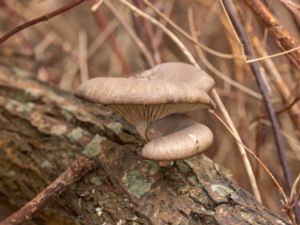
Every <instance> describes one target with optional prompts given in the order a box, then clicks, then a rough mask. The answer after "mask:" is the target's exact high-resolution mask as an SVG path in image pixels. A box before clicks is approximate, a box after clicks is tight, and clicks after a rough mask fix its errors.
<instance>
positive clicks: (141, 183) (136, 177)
mask: <svg viewBox="0 0 300 225" xmlns="http://www.w3.org/2000/svg"><path fill="white" fill-rule="evenodd" d="M122 182H123V183H124V184H125V186H126V187H127V189H128V192H129V193H130V194H131V195H133V196H134V197H136V198H140V197H141V196H142V195H144V194H145V193H146V192H148V191H149V190H150V189H151V185H152V183H153V181H151V180H148V179H146V178H144V177H143V176H142V174H141V173H140V171H138V170H132V171H130V172H129V173H127V174H125V176H123V178H122Z"/></svg>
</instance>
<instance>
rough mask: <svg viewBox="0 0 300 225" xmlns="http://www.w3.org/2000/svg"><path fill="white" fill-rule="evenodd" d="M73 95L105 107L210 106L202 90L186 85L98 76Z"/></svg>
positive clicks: (211, 104)
mask: <svg viewBox="0 0 300 225" xmlns="http://www.w3.org/2000/svg"><path fill="white" fill-rule="evenodd" d="M76 95H77V96H78V97H81V98H84V99H87V100H89V101H91V102H95V103H101V104H105V105H129V104H135V105H137V104H141V105H156V104H178V103H179V104H180V103H185V104H201V105H204V106H206V107H211V106H213V102H212V100H211V99H210V97H209V96H208V95H207V94H206V93H205V91H203V90H197V89H196V88H193V87H190V86H189V85H188V84H185V83H180V82H172V81H169V82H166V81H160V80H149V79H128V78H112V77H105V78H104V77H99V78H94V79H90V80H88V81H86V82H84V83H83V84H82V85H80V87H79V88H78V90H77V92H76Z"/></svg>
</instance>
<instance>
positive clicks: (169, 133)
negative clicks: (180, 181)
mask: <svg viewBox="0 0 300 225" xmlns="http://www.w3.org/2000/svg"><path fill="white" fill-rule="evenodd" d="M151 130H152V131H151ZM151 133H152V134H151ZM147 137H149V138H154V139H153V140H151V141H150V142H149V143H147V144H146V145H145V146H144V148H143V149H142V152H141V155H142V156H143V157H144V158H147V159H151V160H156V161H170V160H177V159H186V158H190V157H192V156H194V155H196V154H198V153H200V152H203V151H204V150H206V149H207V148H208V147H209V146H210V145H211V144H212V142H213V134H212V132H211V130H210V129H209V128H208V127H206V126H205V125H203V124H200V123H197V122H195V121H194V120H192V119H190V118H189V117H187V116H186V115H183V114H181V115H180V114H173V115H170V116H167V117H165V118H162V119H160V120H158V121H156V122H153V123H152V124H151V125H150V127H149V128H148V129H147Z"/></svg>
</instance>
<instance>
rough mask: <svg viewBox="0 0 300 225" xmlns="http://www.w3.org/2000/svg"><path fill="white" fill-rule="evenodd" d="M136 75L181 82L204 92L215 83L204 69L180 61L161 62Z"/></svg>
mask: <svg viewBox="0 0 300 225" xmlns="http://www.w3.org/2000/svg"><path fill="white" fill-rule="evenodd" d="M137 77H143V78H148V79H150V80H168V81H177V82H182V83H185V84H189V85H190V86H194V87H196V88H199V89H201V90H204V91H205V92H208V91H210V90H211V89H212V88H213V86H214V84H215V82H214V80H213V79H212V78H211V77H210V76H209V75H208V74H207V73H206V72H205V71H204V70H202V69H200V68H196V67H195V66H192V65H190V64H187V63H182V62H167V63H162V64H159V65H156V66H154V67H152V68H151V69H149V70H146V71H144V72H143V73H141V74H138V75H137Z"/></svg>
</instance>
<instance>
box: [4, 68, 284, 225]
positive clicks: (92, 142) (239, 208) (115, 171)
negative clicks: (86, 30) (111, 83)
mask: <svg viewBox="0 0 300 225" xmlns="http://www.w3.org/2000/svg"><path fill="white" fill-rule="evenodd" d="M120 121H121V120H120V118H119V117H118V116H117V115H114V114H112V113H111V112H110V111H109V110H108V109H106V108H104V107H101V106H96V105H92V104H89V103H83V102H81V101H79V100H78V99H76V98H74V97H73V96H72V95H70V94H67V93H64V92H61V91H58V90H56V89H55V88H53V87H50V86H48V85H46V84H43V83H40V82H38V81H35V80H34V79H32V78H30V76H28V75H27V74H26V73H24V72H23V71H20V70H19V69H16V68H12V69H7V68H5V67H0V168H1V170H0V195H1V196H4V197H5V198H7V199H9V201H10V203H11V204H12V205H14V206H16V207H20V206H22V205H23V204H24V203H25V202H26V201H28V200H30V199H31V198H33V197H34V196H35V195H36V193H38V192H39V191H41V190H42V189H43V188H44V187H45V186H46V185H47V184H49V183H50V182H51V181H53V180H54V179H55V178H56V177H57V176H59V174H60V173H61V172H63V171H64V170H65V169H66V168H67V167H68V166H69V165H70V164H71V162H72V160H73V159H74V158H75V156H76V155H77V154H83V155H86V156H88V157H92V158H93V159H95V160H96V161H97V163H98V167H97V169H96V170H94V171H93V172H92V173H90V174H88V175H86V176H85V177H84V178H83V179H81V180H80V181H79V182H77V183H76V184H74V185H72V186H70V187H69V188H68V189H67V190H66V191H65V192H64V193H63V194H62V195H61V196H60V197H59V198H57V199H56V200H55V201H54V202H53V203H51V204H50V205H49V206H48V207H47V208H46V209H44V210H43V211H42V212H41V213H39V214H38V215H36V217H35V222H36V224H86V225H93V224H97V225H98V224H107V225H108V224H118V225H121V224H189V225H192V224H288V223H287V222H286V221H285V220H284V219H282V218H280V217H279V216H278V215H275V214H273V213H272V212H270V211H269V210H268V209H266V208H265V207H264V206H262V205H260V204H259V203H257V202H256V201H255V199H254V198H253V197H252V196H251V195H250V194H249V193H247V192H246V191H244V190H242V189H241V188H239V187H238V186H237V185H236V184H235V183H234V182H233V181H232V178H231V175H230V174H229V173H228V172H227V171H226V170H225V169H223V168H221V167H219V166H218V165H216V164H214V163H213V162H212V161H211V160H210V159H208V158H206V157H205V156H198V157H194V158H192V159H189V160H184V161H177V162H176V163H175V164H174V165H173V166H172V167H171V168H160V167H159V166H158V165H157V164H156V163H155V162H151V161H147V160H143V159H142V158H141V157H140V156H139V155H138V152H139V149H140V147H141V146H142V145H143V142H142V141H141V139H140V138H139V137H138V135H136V134H135V132H134V130H133V129H131V128H130V126H128V125H126V124H125V125H123V124H124V123H123V122H122V123H121V122H120Z"/></svg>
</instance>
